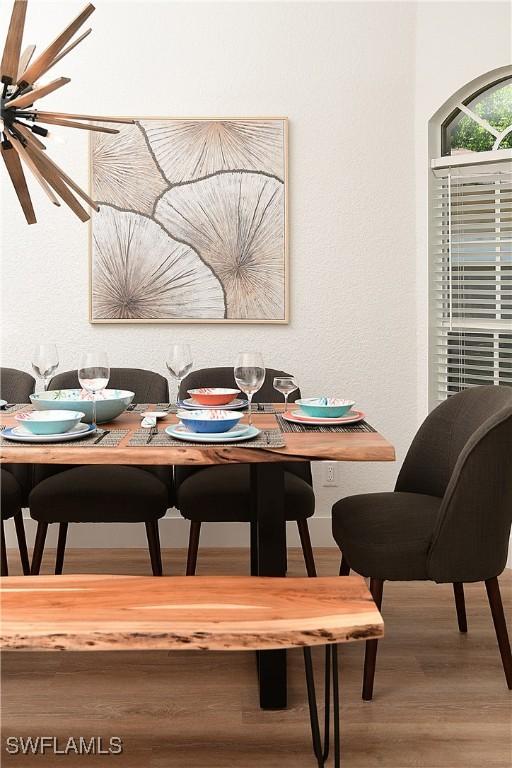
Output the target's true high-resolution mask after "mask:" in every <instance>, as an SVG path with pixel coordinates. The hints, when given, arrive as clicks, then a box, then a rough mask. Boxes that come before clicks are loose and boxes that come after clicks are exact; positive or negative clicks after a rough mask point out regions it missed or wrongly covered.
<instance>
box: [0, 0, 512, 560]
mask: <svg viewBox="0 0 512 768" xmlns="http://www.w3.org/2000/svg"><path fill="white" fill-rule="evenodd" d="M81 5H82V3H81V2H75V1H74V0H72V1H71V0H68V1H67V2H66V3H54V2H44V3H32V4H31V7H30V8H29V15H28V16H29V17H28V24H27V34H26V40H27V41H32V40H34V41H37V42H38V43H40V42H42V41H43V40H49V39H52V37H53V36H54V34H55V31H56V30H57V29H58V28H59V26H60V25H61V24H62V23H63V22H64V21H65V20H66V19H67V18H68V17H71V16H72V15H73V13H74V12H75V9H77V10H78V9H80V7H81ZM96 5H97V11H96V13H95V14H94V15H93V17H92V23H93V29H94V31H93V34H92V35H91V37H90V38H89V39H88V40H87V41H86V42H84V43H83V44H81V46H80V49H79V50H77V51H76V52H75V53H73V54H71V55H70V56H69V57H68V60H67V61H66V62H65V63H63V64H62V65H61V66H59V67H57V68H56V69H55V76H57V75H58V74H66V75H69V76H70V77H71V78H72V83H70V84H69V85H68V86H66V87H65V88H64V89H62V90H61V92H60V93H58V94H53V95H52V96H50V97H48V99H47V100H45V104H47V106H48V108H50V106H51V107H54V108H55V109H56V110H60V111H69V112H79V111H82V112H86V113H87V112H90V113H96V114H97V113H100V114H101V113H102V112H103V113H105V114H107V113H110V114H121V115H128V114H133V115H148V116H151V115H164V116H193V115H200V116H204V115H214V116H219V115H232V116H235V115H238V116H258V115H273V114H275V115H287V116H288V117H289V120H290V155H289V159H290V165H289V169H290V173H289V179H290V186H289V192H290V264H291V276H290V279H291V322H290V324H289V325H288V326H271V325H268V326H265V325H260V326H236V325H226V326H220V327H219V326H208V325H199V326H198V325H190V326H187V325H180V326H173V325H168V326H162V325H155V326H148V325H143V326H136V325H134V326H123V327H120V326H111V327H109V326H105V325H101V326H92V325H89V323H88V321H87V294H88V268H87V261H88V244H87V241H88V229H87V226H86V225H82V224H80V223H79V222H78V220H76V219H75V218H74V217H73V216H72V214H70V213H68V212H67V210H65V209H64V208H62V209H60V210H58V209H55V208H54V207H53V206H50V205H49V204H47V203H46V200H45V199H42V197H41V195H40V194H39V192H38V189H36V188H34V195H33V198H34V202H35V205H36V207H37V211H38V213H39V216H40V223H39V224H38V225H36V226H33V227H27V226H26V225H25V223H24V221H23V220H22V216H21V214H20V212H19V211H18V207H17V202H16V200H15V197H14V195H13V193H12V191H11V190H10V189H9V188H8V185H7V183H6V181H5V177H4V176H2V245H3V275H2V277H3V279H2V298H3V306H2V311H3V355H2V357H3V363H4V364H5V365H12V366H15V367H19V368H25V369H28V368H29V362H30V352H31V348H32V347H33V345H34V344H35V343H36V342H38V341H43V340H55V341H57V342H58V344H59V348H60V353H61V359H62V365H61V369H65V368H69V367H75V365H76V360H77V357H78V352H79V349H81V348H85V347H87V346H90V345H93V344H94V345H98V346H101V347H104V348H106V349H107V350H108V351H109V353H110V357H111V362H112V365H114V366H123V365H140V366H142V367H148V368H152V369H154V370H158V371H161V372H164V370H165V369H164V359H165V349H166V347H167V345H168V344H169V342H170V341H185V340H186V341H189V342H190V343H191V345H192V347H193V351H194V358H195V364H196V365H197V366H205V365H214V364H231V363H232V362H233V358H234V355H235V353H236V351H237V350H239V349H241V348H258V349H261V350H262V351H263V352H264V354H265V359H266V362H267V364H268V365H269V366H274V367H281V368H285V369H288V370H290V371H293V372H294V373H295V374H296V375H297V377H298V379H299V382H300V384H301V387H302V390H303V393H304V394H306V395H311V394H313V393H315V392H319V391H321V392H329V393H331V392H332V393H337V394H339V395H341V396H351V395H353V396H354V397H355V398H356V399H357V402H358V404H359V405H360V406H361V407H362V408H364V409H365V410H366V411H367V413H368V416H369V419H370V421H372V423H374V424H375V425H376V426H377V427H378V428H379V429H380V430H381V431H382V432H383V433H384V434H385V435H386V436H387V437H388V438H389V439H390V440H392V441H393V443H395V445H396V448H397V455H398V459H399V461H400V460H401V459H402V458H403V455H404V451H405V449H406V447H407V445H408V443H409V441H410V438H411V436H412V434H413V433H414V431H415V429H416V427H417V424H418V419H419V418H420V416H421V415H423V413H424V409H425V403H424V401H423V400H419V399H418V391H420V393H421V392H422V391H423V379H424V376H425V366H424V359H423V356H424V353H425V349H426V347H425V346H424V330H423V328H421V329H420V328H419V327H418V320H420V322H421V323H424V322H425V317H424V313H423V310H424V297H423V294H424V291H423V282H422V284H421V285H418V286H417V278H416V276H417V275H418V276H419V277H420V278H421V281H423V280H424V279H426V278H425V275H426V272H425V271H424V270H425V269H426V264H423V262H422V259H423V258H426V256H425V254H424V253H423V255H421V258H420V260H419V261H418V259H417V257H416V256H417V247H416V240H415V227H416V218H417V200H421V194H420V191H417V190H416V187H415V183H416V179H417V178H420V176H419V175H417V173H418V165H419V161H420V155H422V154H424V153H423V150H421V143H419V144H418V143H417V141H416V139H417V138H418V137H419V141H420V142H421V141H423V138H422V137H423V136H424V135H426V126H425V125H423V124H422V123H421V120H422V119H423V116H424V118H425V120H427V119H428V117H429V116H430V113H429V111H434V109H435V108H436V107H437V106H438V102H442V101H443V100H444V99H445V98H446V96H447V95H448V94H449V92H451V90H454V89H455V88H456V87H457V86H458V85H459V84H460V83H459V79H462V80H464V79H465V78H466V79H469V78H470V77H473V76H474V74H475V72H474V69H475V67H476V68H477V69H478V68H479V67H480V66H484V67H486V66H487V63H484V62H483V59H485V56H484V55H482V57H480V58H477V59H476V62H477V63H476V64H475V63H474V62H475V59H474V56H473V51H472V49H471V48H470V47H467V48H466V45H465V36H463V35H462V33H461V34H460V36H459V35H458V33H457V32H456V30H455V27H454V25H452V26H451V27H450V30H451V31H450V32H449V33H446V34H444V33H443V35H442V40H446V41H447V42H449V45H448V46H447V50H446V53H443V52H442V50H440V48H441V45H440V44H439V42H438V37H437V35H438V33H439V28H440V25H442V24H443V23H444V20H445V18H446V11H445V8H446V5H447V4H446V3H441V4H439V3H432V4H431V3H420V4H419V8H418V7H417V5H416V4H415V3H393V2H391V3H386V2H384V3H380V2H379V3H243V2H237V3H205V4H202V3H195V2H186V3H175V2H160V3H151V2H138V3H129V2H117V3H112V2H104V1H103V0H98V2H97V3H96ZM455 5H456V6H457V7H458V8H459V9H460V14H461V17H462V18H464V19H466V18H468V14H469V16H470V17H471V20H472V23H473V22H474V25H475V29H476V28H478V32H479V39H478V46H479V50H482V48H484V49H485V51H491V50H494V49H495V48H496V52H495V54H494V59H499V63H506V62H503V58H504V56H505V55H506V50H505V49H506V36H507V32H506V27H507V23H508V20H509V16H508V13H507V11H506V10H505V4H502V5H501V7H499V8H495V9H494V12H493V11H491V12H490V11H489V4H488V3H475V4H473V3H468V4H466V3H455V4H454V6H455ZM449 19H450V23H451V21H452V20H453V21H455V20H456V13H455V12H453V13H452V14H451V15H450V14H449ZM417 20H418V22H419V24H420V25H423V24H424V25H425V32H424V31H423V29H422V28H421V29H420V28H418V29H417V28H416V22H417ZM5 22H6V20H5V19H4V18H2V19H1V23H2V27H5ZM1 34H2V35H3V29H2V30H1ZM429 36H430V37H429ZM430 38H431V39H430ZM459 38H460V39H459ZM472 43H473V40H472V38H470V39H469V41H468V46H469V45H470V44H471V45H472ZM454 45H455V50H456V51H457V53H456V54H453V53H452V52H453V50H454ZM452 55H454V56H455V58H456V59H457V60H456V62H453V65H454V66H453V67H452V61H451V57H452ZM488 58H491V57H490V56H489V57H488ZM496 65H497V64H494V63H492V64H491V66H496ZM446 67H448V68H449V69H450V77H449V78H448V79H447V80H445V79H443V69H446ZM454 68H455V69H454ZM453 69H454V71H452V70H453ZM416 71H417V72H418V88H415V72H416ZM466 72H467V75H466ZM415 98H416V110H415ZM74 133H75V135H72V136H70V134H71V131H67V132H66V134H65V135H66V137H67V144H66V145H65V146H56V147H55V149H54V150H53V152H52V154H53V156H54V157H55V158H56V159H57V161H58V162H59V163H60V164H62V165H63V166H64V167H65V168H66V170H67V171H68V172H69V173H71V175H72V176H73V177H74V178H76V179H77V180H78V181H79V182H82V183H83V184H84V185H85V184H87V168H88V157H87V140H86V138H85V137H84V136H82V135H81V134H80V132H78V131H76V132H74ZM76 134H79V135H76ZM418 147H420V149H418ZM423 160H425V162H426V156H422V157H421V162H423ZM425 213H426V209H425ZM422 218H424V216H423V214H422V215H421V216H418V220H419V221H420V226H422V224H421V221H422ZM417 295H419V296H420V302H419V303H418V301H417ZM418 340H419V341H420V346H419V347H418V345H417V341H418ZM417 349H419V350H420V352H419V357H418V354H417ZM418 370H419V371H420V375H421V378H422V381H421V382H419V383H418ZM397 468H398V465H393V464H387V465H385V464H383V465H378V464H343V465H341V471H340V488H339V489H326V488H322V487H321V486H320V484H319V483H318V482H317V487H316V490H317V499H318V513H317V514H318V516H319V518H320V517H324V518H325V517H328V516H329V515H330V506H331V503H332V501H333V500H334V499H336V498H338V497H339V496H342V495H347V494H350V493H357V492H362V491H373V490H377V489H390V488H392V485H393V482H394V479H395V476H396V472H397ZM88 528H89V530H86V528H85V527H84V528H83V529H82V528H80V529H79V532H78V533H75V534H74V538H73V537H72V539H71V543H82V542H83V543H86V542H88V543H92V542H93V541H95V542H96V541H97V538H93V537H94V536H95V535H96V534H95V532H94V531H91V530H90V528H91V527H88ZM170 528H172V529H175V528H176V536H179V537H180V540H181V534H182V532H183V533H184V532H185V527H184V526H182V525H180V526H178V527H176V526H174V525H173V526H171V527H170ZM211 528H213V526H212V527H211ZM181 529H183V530H182V531H181ZM169 530H170V529H169ZM327 530H328V527H327V524H321V523H320V519H319V523H318V524H317V525H316V526H315V527H314V536H315V537H316V541H317V543H322V542H328V538H326V537H325V536H326V534H325V531H327ZM225 534H226V531H225V530H223V534H222V535H223V536H225ZM124 535H125V536H128V533H125V534H124ZM130 535H131V534H130ZM173 535H174V534H173ZM234 535H236V531H235V532H234ZM208 536H210V538H209V539H208ZM119 540H120V539H119V536H116V539H115V541H119ZM176 540H177V539H176ZM208 540H210V541H215V540H217V541H218V534H216V533H215V532H213V531H211V532H210V534H208V532H207V531H205V537H204V543H207V542H208ZM112 541H114V539H113V538H112V539H109V538H108V537H107V538H103V542H102V543H105V544H107V545H108V544H110V543H111V542H112ZM140 541H141V542H143V538H142V537H141V538H140ZM171 543H172V542H171V541H170V540H169V539H168V538H167V539H166V537H165V535H164V544H166V545H169V544H171Z"/></svg>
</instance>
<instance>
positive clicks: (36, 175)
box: [12, 136, 60, 206]
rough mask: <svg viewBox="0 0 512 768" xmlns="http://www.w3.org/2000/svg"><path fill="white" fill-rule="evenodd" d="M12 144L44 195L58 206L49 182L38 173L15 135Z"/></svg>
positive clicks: (58, 203)
mask: <svg viewBox="0 0 512 768" xmlns="http://www.w3.org/2000/svg"><path fill="white" fill-rule="evenodd" d="M12 145H13V147H14V149H15V150H16V152H17V153H18V155H19V156H20V157H21V159H22V160H23V162H24V163H25V164H26V166H27V167H28V168H29V169H30V171H31V173H32V175H33V176H34V178H35V180H36V181H37V182H39V184H40V186H41V188H42V189H43V190H44V192H45V194H46V196H47V197H48V199H49V200H50V202H52V203H53V204H54V205H58V206H60V202H59V201H58V200H57V198H56V197H55V195H54V194H53V192H52V190H51V188H50V186H49V184H47V182H46V181H45V179H44V177H43V176H42V175H41V174H40V173H39V170H38V168H37V165H36V164H35V163H34V161H33V160H32V158H31V157H30V155H29V154H28V152H27V150H26V149H25V147H24V146H23V144H22V143H21V142H20V141H19V140H18V139H17V138H16V137H15V136H13V137H12Z"/></svg>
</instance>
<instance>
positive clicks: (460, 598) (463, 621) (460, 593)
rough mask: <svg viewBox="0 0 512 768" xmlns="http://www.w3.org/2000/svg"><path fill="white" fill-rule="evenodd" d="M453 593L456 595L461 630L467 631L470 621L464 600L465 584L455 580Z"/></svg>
mask: <svg viewBox="0 0 512 768" xmlns="http://www.w3.org/2000/svg"><path fill="white" fill-rule="evenodd" d="M453 594H454V597H455V608H456V609H457V621H458V623H459V632H467V631H468V622H467V618H466V602H465V600H464V584H463V583H462V582H461V581H456V582H454V585H453Z"/></svg>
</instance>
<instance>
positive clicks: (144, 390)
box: [49, 368, 169, 403]
mask: <svg viewBox="0 0 512 768" xmlns="http://www.w3.org/2000/svg"><path fill="white" fill-rule="evenodd" d="M108 388H109V389H126V390H128V391H129V392H135V397H134V398H133V401H134V403H167V402H168V401H169V384H168V382H167V379H166V378H165V377H164V376H161V375H160V374H159V373H155V372H154V371H146V370H143V369H141V368H111V369H110V379H109V382H108ZM49 389H80V382H79V381H78V371H64V372H63V373H58V374H57V375H56V376H54V377H53V379H52V380H51V382H50V385H49Z"/></svg>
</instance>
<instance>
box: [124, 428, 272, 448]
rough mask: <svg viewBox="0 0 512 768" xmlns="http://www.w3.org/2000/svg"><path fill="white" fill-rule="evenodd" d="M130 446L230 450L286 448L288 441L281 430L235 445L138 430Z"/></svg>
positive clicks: (264, 432) (263, 432)
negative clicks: (177, 437) (233, 448)
mask: <svg viewBox="0 0 512 768" xmlns="http://www.w3.org/2000/svg"><path fill="white" fill-rule="evenodd" d="M148 441H149V442H148ZM128 445H129V446H130V447H133V448H139V447H141V446H145V445H149V446H150V447H153V446H156V447H158V448H162V447H168V448H176V447H181V448H183V447H184V446H187V445H191V446H194V447H199V448H229V447H230V446H237V447H240V448H284V446H285V445H286V441H285V439H284V437H283V434H282V432H281V430H279V429H265V430H263V431H262V432H260V434H259V435H257V436H256V437H253V438H252V439H251V440H240V441H236V442H233V443H231V442H226V443H198V442H193V441H191V440H176V438H174V437H171V436H170V435H168V434H167V432H165V431H164V430H159V431H158V432H157V433H156V434H153V436H151V435H150V433H149V430H148V429H138V430H137V431H136V432H134V433H133V434H132V436H131V438H130V440H129V442H128Z"/></svg>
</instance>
